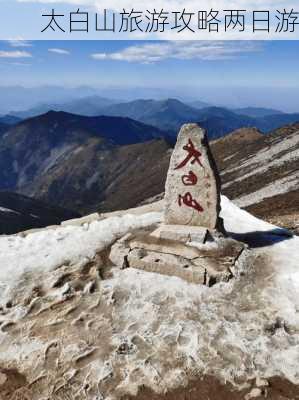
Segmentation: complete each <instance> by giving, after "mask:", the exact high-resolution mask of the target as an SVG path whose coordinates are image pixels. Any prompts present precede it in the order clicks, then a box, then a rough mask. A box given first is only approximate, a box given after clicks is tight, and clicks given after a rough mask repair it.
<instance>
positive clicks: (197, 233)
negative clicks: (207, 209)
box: [151, 224, 208, 243]
mask: <svg viewBox="0 0 299 400" xmlns="http://www.w3.org/2000/svg"><path fill="white" fill-rule="evenodd" d="M207 232H208V230H207V228H202V227H199V226H186V225H164V224H163V225H161V226H160V227H159V228H158V229H156V230H155V231H154V232H153V233H152V234H151V236H154V237H157V238H160V239H169V240H176V241H180V242H185V243H187V242H196V243H204V242H205V240H206V237H207Z"/></svg>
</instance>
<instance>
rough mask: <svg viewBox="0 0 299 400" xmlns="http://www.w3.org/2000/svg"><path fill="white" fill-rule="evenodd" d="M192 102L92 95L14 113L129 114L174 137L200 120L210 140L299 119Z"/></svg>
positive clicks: (275, 112) (271, 111)
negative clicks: (238, 131)
mask: <svg viewBox="0 0 299 400" xmlns="http://www.w3.org/2000/svg"><path fill="white" fill-rule="evenodd" d="M192 104H193V106H191V105H189V104H187V103H184V102H182V101H180V100H177V99H171V98H169V99H166V100H145V99H138V100H134V101H130V102H116V101H113V100H109V99H105V98H102V97H98V96H92V97H87V98H82V99H79V100H78V99H77V100H74V101H70V102H67V103H63V104H42V105H40V106H38V107H35V108H32V109H29V110H27V111H24V112H15V113H12V114H11V115H14V117H17V118H22V119H24V118H28V117H32V116H37V115H40V114H43V113H46V112H48V111H50V110H55V111H64V112H69V113H73V114H78V115H84V116H99V115H105V116H118V117H127V118H131V119H134V120H136V121H139V122H143V123H145V124H147V125H152V126H155V127H157V128H159V129H161V130H165V131H168V132H171V133H172V135H173V136H175V135H176V133H177V131H178V129H179V128H180V126H181V125H182V124H184V123H186V122H198V123H200V124H201V125H202V126H203V127H205V128H207V129H208V131H209V136H210V138H211V139H215V138H219V137H221V136H223V135H225V134H227V133H229V132H231V131H233V130H235V129H238V128H242V127H257V128H258V129H260V130H261V131H262V132H265V133H267V132H270V131H272V130H273V129H276V128H279V127H280V126H283V125H285V124H290V123H294V122H297V121H299V113H293V114H286V113H282V112H281V111H278V110H274V109H266V108H255V107H249V108H240V109H236V110H230V109H227V108H223V107H214V106H208V107H206V106H205V103H203V102H197V103H192ZM195 104H197V106H196V107H195V106H194V105H195Z"/></svg>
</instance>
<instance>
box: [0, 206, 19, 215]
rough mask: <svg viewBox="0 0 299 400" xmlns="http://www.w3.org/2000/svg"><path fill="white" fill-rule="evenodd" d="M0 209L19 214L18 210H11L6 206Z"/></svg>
mask: <svg viewBox="0 0 299 400" xmlns="http://www.w3.org/2000/svg"><path fill="white" fill-rule="evenodd" d="M0 211H2V212H6V213H12V214H18V215H20V213H19V212H17V211H15V210H11V209H10V208H6V207H0Z"/></svg>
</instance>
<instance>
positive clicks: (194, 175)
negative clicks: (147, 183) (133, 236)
mask: <svg viewBox="0 0 299 400" xmlns="http://www.w3.org/2000/svg"><path fill="white" fill-rule="evenodd" d="M165 201H166V210H165V223H166V224H173V225H190V226H202V227H206V228H210V229H216V228H217V227H218V223H219V211H220V180H219V176H218V172H217V168H216V165H215V162H214V160H213V157H212V155H211V152H210V148H209V144H208V139H207V136H206V133H205V131H204V130H203V129H202V128H200V127H199V126H198V125H197V124H186V125H183V127H182V128H181V130H180V133H179V135H178V139H177V143H176V146H175V149H174V151H173V154H172V157H171V160H170V167H169V170H168V175H167V181H166V192H165Z"/></svg>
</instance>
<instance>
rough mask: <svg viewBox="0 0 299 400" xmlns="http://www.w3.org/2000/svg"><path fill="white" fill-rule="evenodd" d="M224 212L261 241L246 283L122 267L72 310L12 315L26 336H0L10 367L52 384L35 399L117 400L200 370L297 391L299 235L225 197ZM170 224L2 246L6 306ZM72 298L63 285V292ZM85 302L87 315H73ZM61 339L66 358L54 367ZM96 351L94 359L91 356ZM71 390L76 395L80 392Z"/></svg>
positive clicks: (107, 228) (35, 237) (73, 230)
mask: <svg viewBox="0 0 299 400" xmlns="http://www.w3.org/2000/svg"><path fill="white" fill-rule="evenodd" d="M222 216H223V218H224V222H225V226H226V229H227V230H228V231H229V232H231V233H234V234H235V235H245V236H244V238H247V239H248V238H249V239H252V238H253V239H255V240H254V246H255V247H254V248H252V250H251V252H252V267H251V268H249V269H248V270H244V271H243V273H242V274H240V276H238V277H237V278H236V279H233V280H231V281H230V282H229V283H222V284H218V285H215V286H214V287H213V288H207V287H203V286H198V285H193V284H188V283H187V282H185V281H183V280H181V279H178V278H175V277H166V276H161V275H158V274H152V273H147V272H143V271H137V270H134V269H125V270H120V269H119V268H114V270H113V276H111V277H110V278H108V279H105V280H103V281H101V282H100V289H99V292H96V293H94V294H93V295H90V296H91V297H90V299H89V297H88V296H86V295H85V296H83V297H79V300H78V299H77V298H75V300H74V299H73V300H72V298H70V299H69V300H68V301H69V302H70V303H68V302H67V304H68V306H67V307H68V308H65V309H63V310H62V311H63V313H62V311H61V309H54V311H52V312H51V311H49V309H47V311H44V312H42V313H41V312H36V313H35V314H32V315H31V314H30V315H29V317H28V319H26V318H27V314H28V313H29V311H28V310H27V309H26V306H25V305H24V304H23V305H20V304H19V305H16V306H15V307H13V308H12V309H11V311H8V313H7V315H5V316H4V317H3V323H2V328H3V326H7V324H8V323H9V321H10V322H13V323H14V324H15V327H16V329H15V330H14V329H12V330H6V329H2V330H4V332H3V331H2V332H1V331H0V366H1V365H9V366H10V368H13V367H14V368H17V369H18V371H20V372H21V373H23V374H24V375H26V378H27V379H28V382H35V381H38V382H40V381H42V380H43V379H44V380H45V384H44V386H42V385H41V386H38V395H36V393H37V392H36V393H35V392H31V398H32V400H35V399H39V398H40V397H41V393H42V394H43V396H44V398H46V396H49V392H47V390H50V389H51V390H52V389H53V387H54V388H55V387H56V386H57V385H58V383H57V382H61V381H63V380H67V382H71V383H72V384H71V385H68V386H67V385H66V389H65V390H70V391H71V390H73V389H74V390H76V393H77V396H79V397H75V396H74V397H73V398H78V399H79V398H86V399H95V398H101V399H115V398H117V396H119V395H120V394H124V393H128V392H131V393H136V391H137V389H138V387H139V386H140V385H146V386H149V387H151V388H152V389H153V390H156V391H160V392H162V391H164V390H166V389H169V388H174V387H177V386H179V385H182V384H184V383H186V382H187V380H188V379H190V378H191V377H193V378H194V377H195V376H198V375H202V374H209V375H214V376H216V377H218V378H219V379H221V380H223V381H229V382H232V383H233V384H234V385H236V386H238V385H240V384H245V383H246V381H248V380H249V379H253V378H256V377H265V378H267V377H270V376H276V375H278V376H282V377H285V378H287V379H289V380H291V381H292V382H294V383H296V384H299V334H298V332H299V318H298V313H299V303H298V299H299V296H298V294H299V279H298V277H299V265H298V260H299V238H298V237H292V238H290V237H287V236H282V235H280V234H279V233H280V232H279V231H278V230H277V228H276V227H274V226H272V225H270V224H268V223H264V222H263V221H261V220H258V219H256V218H254V217H253V216H251V215H250V214H248V213H247V212H245V211H243V210H240V209H239V208H238V207H237V206H235V205H234V204H232V203H231V202H230V201H229V200H228V199H226V198H225V197H222ZM161 219H162V213H151V214H145V215H142V216H133V215H124V216H122V217H113V218H108V219H106V220H104V221H97V222H93V223H91V224H90V225H85V226H83V227H66V228H59V229H57V230H56V231H45V232H42V233H35V234H32V235H29V236H27V237H26V238H20V237H9V238H0V265H1V272H0V273H1V278H0V279H1V283H2V285H3V288H5V289H6V290H5V292H3V291H2V293H1V300H2V302H3V301H6V300H7V299H8V298H9V297H7V296H9V290H8V287H12V286H13V287H17V288H19V289H20V288H22V287H24V285H25V284H28V282H29V281H30V279H32V277H33V279H35V280H36V281H38V282H39V283H42V282H44V283H46V282H48V280H50V279H52V275H53V274H55V273H56V272H57V268H58V267H59V266H60V265H61V264H64V265H66V267H65V268H66V271H67V268H69V269H70V270H71V269H72V268H73V267H72V264H76V263H83V264H84V263H86V261H87V260H88V259H91V258H92V257H93V256H94V255H95V253H96V252H98V251H99V250H101V249H103V248H104V247H107V246H109V244H111V243H112V242H113V241H114V240H115V239H116V238H117V237H120V236H122V235H124V234H126V232H129V231H131V230H132V229H135V228H138V227H145V226H147V225H151V224H153V223H157V222H159V221H161ZM282 233H283V232H282ZM256 239H258V240H256ZM257 242H258V243H257ZM67 265H69V267H67ZM24 273H25V275H24ZM30 276H31V277H30ZM68 290H69V287H66V285H64V286H63V287H62V288H60V289H59V290H58V293H59V295H60V296H61V295H62V293H63V292H66V293H67V292H68ZM99 296H100V297H99ZM35 300H36V299H35ZM35 300H34V301H35ZM60 300H61V297H60ZM72 301H73V303H72ZM44 303H46V298H43V304H44ZM94 303H96V305H93V304H94ZM78 304H79V305H78ZM75 306H78V307H79V311H80V312H79V311H78V312H77V313H76V316H74V317H72V313H73V312H74V311H72V310H74V309H75ZM56 307H57V305H56ZM80 307H81V308H80ZM29 308H30V307H29ZM31 308H32V307H31ZM51 309H52V308H50V310H51ZM47 312H48V313H49V314H47ZM75 312H76V311H75ZM0 318H1V316H0ZM80 321H81V322H80ZM82 321H83V322H82ZM0 322H1V321H0ZM53 343H56V345H55V350H54V351H55V353H54V354H55V355H56V357H57V359H56V362H55V363H54V364H53V365H52V364H51V363H49V361H47V362H48V364H46V355H47V353H48V351H49V350H48V349H49V346H50V348H51V346H53ZM41 354H42V355H43V356H42V357H41ZM86 354H87V355H88V354H91V355H92V356H91V358H90V359H88V358H87V359H86V360H85V359H84V357H85V355H86ZM74 360H75V361H74ZM77 360H79V362H78V361H77ZM80 360H83V361H84V363H82V364H81V363H80V362H81V361H80ZM76 363H77V364H76ZM78 363H79V366H81V367H82V368H79V369H78ZM57 365H59V366H60V368H57ZM33 366H34V368H33ZM75 367H77V369H76V370H75V369H74V368H75ZM43 374H44V377H43V378H42V379H41V378H40V376H43ZM75 375H76V377H77V378H76V380H74V382H72V379H73V378H72V376H75ZM67 377H68V378H67ZM69 377H71V378H69ZM78 382H79V383H78ZM80 382H81V383H82V385H81V386H82V387H83V386H84V385H86V383H88V385H89V386H88V387H89V389H88V390H89V391H87V392H84V393H83V392H81V391H80V390H83V389H82V387H81V386H80ZM83 384H84V385H83ZM55 385H56V386H55ZM60 385H61V383H60ZM78 385H79V386H78ZM31 387H33V388H34V384H33V385H31ZM95 387H97V389H94V388H95ZM72 388H73V389H72ZM32 390H33V389H32ZM53 390H54V389H53ZM95 390H98V392H96V391H95ZM64 394H65V396H66V394H67V395H69V397H70V398H71V392H67V393H64ZM80 396H81V397H80ZM96 396H98V397H96ZM66 398H68V397H67V396H66Z"/></svg>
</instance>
